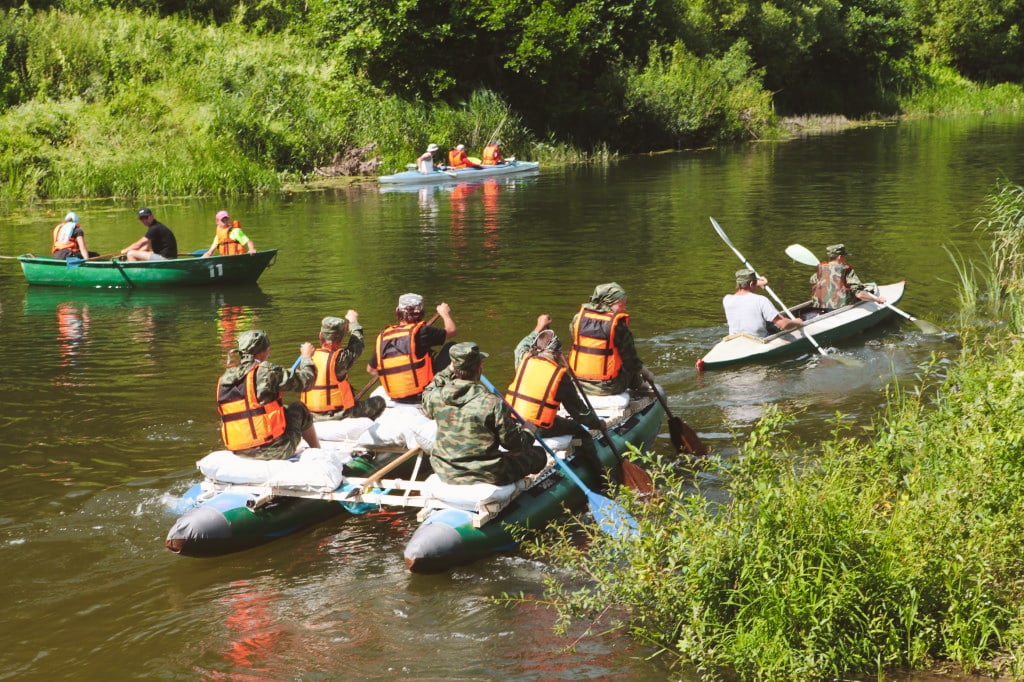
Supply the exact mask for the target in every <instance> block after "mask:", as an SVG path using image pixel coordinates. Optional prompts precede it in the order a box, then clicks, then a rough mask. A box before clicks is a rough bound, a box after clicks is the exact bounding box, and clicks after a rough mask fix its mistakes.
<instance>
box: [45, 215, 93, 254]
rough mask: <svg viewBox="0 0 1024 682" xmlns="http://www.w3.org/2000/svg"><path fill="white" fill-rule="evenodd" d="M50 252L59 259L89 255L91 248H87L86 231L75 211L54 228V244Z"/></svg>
mask: <svg viewBox="0 0 1024 682" xmlns="http://www.w3.org/2000/svg"><path fill="white" fill-rule="evenodd" d="M50 253H51V254H52V255H53V257H54V258H56V259H57V260H67V259H68V257H74V258H88V257H89V250H88V249H86V248H85V231H84V230H83V229H82V226H81V225H79V224H78V214H77V213H75V212H74V211H72V212H70V213H68V214H67V215H66V216H64V220H62V221H60V222H59V223H57V226H56V227H54V228H53V246H52V248H51V249H50Z"/></svg>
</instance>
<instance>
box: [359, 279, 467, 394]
mask: <svg viewBox="0 0 1024 682" xmlns="http://www.w3.org/2000/svg"><path fill="white" fill-rule="evenodd" d="M437 315H438V317H440V318H441V321H442V322H444V328H441V327H434V326H433V325H428V324H425V323H424V322H423V297H422V296H420V295H419V294H413V293H409V294H402V295H401V296H399V297H398V306H397V307H396V308H395V317H396V318H397V320H398V321H397V322H396V323H395V324H392V325H389V326H387V327H385V328H384V330H383V331H381V333H380V334H378V335H377V343H376V344H375V347H374V352H373V355H372V356H371V357H370V362H369V363H368V364H367V365H366V371H367V372H368V373H369V374H372V375H375V376H378V377H380V382H381V385H383V386H384V390H385V392H387V394H388V396H389V397H390V398H391V399H392V400H394V401H395V402H399V403H411V404H415V403H418V402H420V396H421V394H422V393H423V389H424V388H425V387H426V385H427V384H429V383H430V381H431V380H432V379H433V378H434V368H435V367H440V368H444V367H445V366H447V365H448V349H449V348H450V346H451V344H448V343H447V341H448V340H449V339H451V338H452V337H454V336H455V332H456V331H457V327H456V326H455V320H453V319H452V310H451V307H450V306H449V305H448V304H447V303H439V304H437ZM436 346H441V348H440V349H439V350H438V351H437V353H434V354H431V350H432V349H433V348H434V347H436Z"/></svg>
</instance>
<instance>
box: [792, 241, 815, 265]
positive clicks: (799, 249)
mask: <svg viewBox="0 0 1024 682" xmlns="http://www.w3.org/2000/svg"><path fill="white" fill-rule="evenodd" d="M786 255H787V256H789V257H790V258H792V259H793V260H795V261H796V262H797V263H803V264H804V265H812V266H814V267H817V266H818V263H819V262H820V261H819V260H818V258H817V256H815V255H814V253H813V252H812V251H811V250H810V249H808V248H807V247H806V246H802V245H800V244H790V245H789V246H787V247H786Z"/></svg>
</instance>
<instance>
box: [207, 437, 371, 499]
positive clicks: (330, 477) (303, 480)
mask: <svg viewBox="0 0 1024 682" xmlns="http://www.w3.org/2000/svg"><path fill="white" fill-rule="evenodd" d="M350 459H351V457H349V456H348V455H347V454H346V453H344V452H341V451H339V450H332V449H326V448H307V449H306V450H303V452H302V455H301V457H300V458H299V459H298V461H295V460H288V459H254V458H252V457H242V456H239V455H236V454H235V453H233V452H231V451H230V450H216V451H214V452H211V453H210V454H208V455H206V456H205V457H203V458H202V459H201V460H199V461H198V462H196V467H197V468H198V469H199V471H200V472H202V474H203V476H205V477H206V478H207V479H208V480H210V481H212V482H214V483H219V484H234V485H250V486H252V485H258V486H267V487H270V488H276V489H283V490H299V491H308V492H330V491H332V490H334V489H335V488H337V487H338V486H339V485H341V482H342V480H343V477H342V467H344V465H345V463H346V462H348V461H349V460H350Z"/></svg>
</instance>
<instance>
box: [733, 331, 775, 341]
mask: <svg viewBox="0 0 1024 682" xmlns="http://www.w3.org/2000/svg"><path fill="white" fill-rule="evenodd" d="M766 338H768V337H760V336H754V335H753V334H748V333H747V332H736V333H735V334H729V335H728V336H726V337H724V338H723V339H722V341H732V340H733V339H748V340H750V341H756V342H758V343H764V340H765V339H766Z"/></svg>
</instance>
